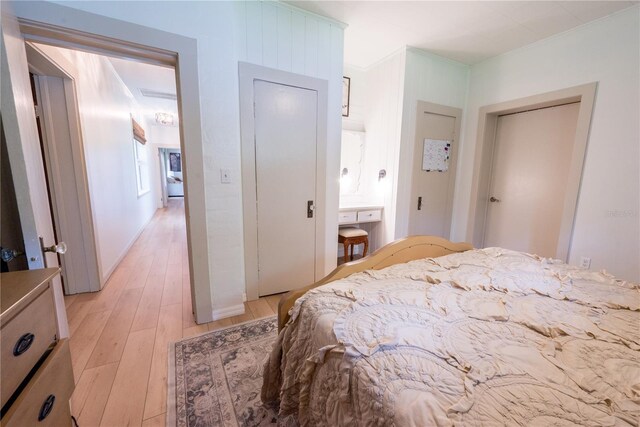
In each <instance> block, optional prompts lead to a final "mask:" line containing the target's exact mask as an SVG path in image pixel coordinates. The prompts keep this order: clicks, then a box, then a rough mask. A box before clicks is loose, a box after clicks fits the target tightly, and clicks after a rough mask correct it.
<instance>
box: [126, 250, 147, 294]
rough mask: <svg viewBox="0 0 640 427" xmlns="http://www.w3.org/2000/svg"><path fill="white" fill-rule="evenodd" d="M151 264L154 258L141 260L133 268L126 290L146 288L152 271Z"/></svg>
mask: <svg viewBox="0 0 640 427" xmlns="http://www.w3.org/2000/svg"><path fill="white" fill-rule="evenodd" d="M151 264H153V258H152V257H143V258H141V259H139V260H138V262H137V263H136V265H135V266H134V267H133V271H132V273H131V276H130V277H129V281H128V282H127V286H126V288H127V289H134V288H144V285H145V283H146V282H147V276H148V275H149V272H150V271H151Z"/></svg>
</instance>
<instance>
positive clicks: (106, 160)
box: [40, 45, 156, 284]
mask: <svg viewBox="0 0 640 427" xmlns="http://www.w3.org/2000/svg"><path fill="white" fill-rule="evenodd" d="M40 47H41V48H42V49H43V50H44V51H45V52H48V51H51V50H55V51H58V52H60V53H62V55H64V56H65V57H66V58H67V59H68V60H69V62H71V63H72V64H73V65H74V66H75V68H76V71H77V75H76V77H77V79H76V89H77V93H78V107H79V111H80V125H81V128H82V138H83V144H84V152H85V158H86V164H87V177H88V182H89V195H90V197H91V209H92V213H93V218H94V227H95V233H96V241H97V247H98V262H99V266H100V274H101V281H102V283H103V284H104V282H105V281H106V279H107V278H108V276H109V275H110V274H111V272H112V271H113V269H114V268H115V267H116V266H117V264H118V263H119V262H120V260H121V258H122V257H123V256H124V255H125V254H126V252H127V250H128V249H129V247H130V245H131V244H132V243H133V242H134V241H135V239H136V238H137V236H138V234H139V233H140V232H141V231H142V229H143V228H144V227H145V225H147V223H148V222H149V220H150V219H151V217H152V216H153V214H154V212H155V210H156V202H155V194H154V191H153V188H154V186H153V179H154V176H153V175H152V173H153V170H154V168H153V163H152V162H154V161H155V157H154V153H153V150H151V149H150V148H149V144H147V145H146V146H145V148H146V151H147V158H148V162H149V168H148V172H149V175H148V179H149V184H150V185H149V187H150V191H149V192H147V193H146V194H143V195H142V196H140V197H139V196H138V186H137V179H136V163H135V159H134V145H133V131H132V125H131V115H133V117H134V118H135V119H136V120H137V121H139V123H141V125H143V126H144V124H145V122H144V121H143V119H142V116H141V114H140V113H139V107H138V105H137V103H136V102H135V100H134V98H133V96H132V95H131V93H130V92H129V89H127V87H126V86H125V85H124V83H122V80H120V78H119V76H118V75H117V74H116V72H115V70H114V69H113V66H112V65H111V63H110V62H109V61H108V60H107V59H106V58H105V57H102V56H98V55H92V54H89V53H85V52H79V51H72V50H67V49H58V48H55V47H50V46H44V45H41V46H40ZM52 56H53V55H52ZM146 127H147V128H148V126H146Z"/></svg>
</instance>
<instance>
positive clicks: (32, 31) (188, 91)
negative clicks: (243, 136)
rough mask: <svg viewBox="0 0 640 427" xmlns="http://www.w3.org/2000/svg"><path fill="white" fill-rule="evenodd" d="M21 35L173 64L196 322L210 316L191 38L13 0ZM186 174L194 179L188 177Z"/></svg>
mask: <svg viewBox="0 0 640 427" xmlns="http://www.w3.org/2000/svg"><path fill="white" fill-rule="evenodd" d="M13 11H14V13H15V14H16V16H17V19H18V22H19V24H20V31H21V33H22V36H23V37H24V39H25V41H33V42H39V43H44V44H50V45H54V46H59V47H64V48H72V49H78V50H82V51H87V52H91V53H98V54H108V55H111V56H116V57H121V58H126V59H135V60H138V61H142V62H146V63H150V64H155V65H165V66H166V65H168V66H172V67H175V71H176V88H177V102H178V111H179V114H180V124H179V126H180V146H181V150H182V153H183V154H184V157H183V162H184V184H185V219H186V226H187V227H186V228H187V251H188V255H189V256H188V258H189V273H190V281H191V299H192V303H193V309H194V314H195V320H196V322H197V323H206V322H210V321H211V320H213V300H212V289H211V272H210V271H209V240H208V224H207V218H206V206H205V182H204V178H203V177H204V175H205V174H204V153H203V146H202V124H201V117H200V91H199V78H198V46H197V41H196V40H195V39H192V38H189V37H185V36H181V35H178V34H173V33H169V32H166V31H161V30H156V29H153V28H149V27H145V26H142V25H138V24H133V23H129V22H125V21H120V20H117V19H113V18H108V17H105V16H101V15H96V14H92V13H87V12H83V11H80V10H77V9H72V8H68V7H64V6H60V5H56V4H52V3H48V2H43V3H41V4H38V7H33V6H30V5H28V4H26V3H21V2H16V3H14V4H13ZM189 176H191V177H193V179H189Z"/></svg>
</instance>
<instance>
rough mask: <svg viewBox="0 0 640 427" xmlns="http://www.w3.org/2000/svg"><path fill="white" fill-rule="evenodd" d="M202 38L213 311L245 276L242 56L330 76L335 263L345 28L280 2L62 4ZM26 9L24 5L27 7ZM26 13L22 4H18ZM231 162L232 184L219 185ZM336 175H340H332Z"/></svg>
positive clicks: (332, 254) (233, 302) (329, 238)
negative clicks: (242, 179)
mask: <svg viewBox="0 0 640 427" xmlns="http://www.w3.org/2000/svg"><path fill="white" fill-rule="evenodd" d="M59 3H61V4H63V5H65V6H68V7H72V8H76V9H80V10H84V11H87V12H92V13H97V14H100V15H104V16H107V17H111V18H115V19H120V20H123V21H128V22H133V23H136V24H140V25H144V26H147V27H151V28H155V29H159V30H163V31H168V32H171V33H174V34H179V35H182V36H186V37H191V38H194V39H196V40H197V42H198V71H199V85H200V103H201V115H202V136H203V141H202V144H203V151H204V165H205V176H204V179H205V187H206V194H205V205H206V208H207V213H206V215H207V225H208V233H209V235H208V238H209V243H210V244H209V248H210V251H209V254H208V256H209V268H210V272H211V278H212V283H211V287H212V299H213V301H212V302H213V307H214V310H215V311H217V310H221V309H224V308H227V307H236V306H239V305H240V306H241V304H242V294H243V292H244V290H245V281H244V248H243V239H242V232H243V230H242V198H241V188H242V185H241V182H240V124H239V106H238V61H239V60H240V61H247V62H252V63H256V64H261V65H264V66H267V67H272V68H278V69H281V70H285V71H291V72H294V73H299V74H304V75H308V76H313V77H318V78H322V79H327V80H328V81H329V110H330V111H328V117H329V123H328V138H327V171H326V173H327V177H328V182H327V190H326V192H327V194H326V200H327V206H324V207H320V208H321V209H322V208H323V209H325V211H326V218H327V224H326V230H327V231H326V242H327V244H326V249H325V253H324V254H320V256H323V255H324V259H325V260H326V261H327V264H326V270H327V271H329V270H331V269H332V268H333V266H335V260H336V256H337V255H336V253H337V252H336V245H335V242H334V240H335V236H336V232H337V214H336V212H337V209H338V193H339V187H338V169H339V166H340V158H339V157H340V127H341V123H340V110H341V88H342V62H343V59H342V48H343V29H342V28H341V26H339V25H336V24H333V23H331V22H330V21H329V20H325V19H322V18H320V17H317V16H315V15H312V14H308V13H303V12H300V11H298V10H295V9H292V8H290V7H288V6H286V5H284V4H280V3H262V2H248V3H244V2H189V3H188V6H187V5H186V4H185V3H181V2H128V3H127V4H126V7H120V6H118V5H116V4H115V3H113V2H91V1H83V2H59ZM25 7H26V6H25ZM16 11H17V12H18V14H20V4H17V5H16ZM220 168H228V169H230V170H231V172H232V177H233V178H234V181H233V183H231V184H221V183H220ZM330 177H335V179H331V178H330Z"/></svg>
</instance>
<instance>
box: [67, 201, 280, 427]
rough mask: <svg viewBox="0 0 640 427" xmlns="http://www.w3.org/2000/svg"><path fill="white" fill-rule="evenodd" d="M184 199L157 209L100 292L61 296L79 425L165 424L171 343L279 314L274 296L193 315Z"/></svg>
mask: <svg viewBox="0 0 640 427" xmlns="http://www.w3.org/2000/svg"><path fill="white" fill-rule="evenodd" d="M184 218H185V217H184V201H183V199H169V207H168V208H166V209H160V210H158V211H157V212H156V214H155V216H154V217H153V219H152V220H151V222H150V223H149V224H148V225H147V226H146V228H145V229H144V230H143V232H142V233H141V234H140V236H139V237H138V239H137V240H136V241H135V243H134V244H133V245H132V247H131V249H130V250H129V251H128V253H127V254H126V255H125V257H124V258H123V260H122V261H121V263H120V264H119V266H118V267H117V269H116V270H115V271H114V272H113V274H112V275H111V277H110V278H109V281H108V282H107V283H106V285H105V286H104V288H103V290H102V291H100V292H96V293H90V294H78V295H71V296H67V297H65V305H66V307H67V316H68V319H69V329H70V334H71V338H70V340H69V344H70V347H71V358H72V363H73V373H74V377H75V381H76V389H75V392H74V394H73V396H72V398H71V409H72V411H71V413H72V414H73V415H74V416H75V417H76V418H77V419H78V424H79V425H80V427H92V426H100V425H102V426H140V425H143V426H164V425H165V414H166V410H167V402H166V398H167V363H168V361H167V354H168V344H169V343H170V342H173V341H177V340H179V339H181V338H184V337H189V336H193V335H197V334H200V333H203V332H207V331H211V330H215V329H219V328H223V327H226V326H231V325H233V324H237V323H241V322H245V321H247V320H252V319H254V318H259V317H265V316H271V315H274V314H275V313H276V310H277V305H278V300H279V298H280V296H279V295H276V296H271V297H266V298H261V299H260V300H257V301H251V302H249V303H245V310H246V311H245V314H243V315H240V316H234V317H231V318H228V319H222V320H219V321H215V322H211V323H208V324H205V325H197V324H196V323H195V322H194V320H193V315H192V313H191V294H190V289H189V264H188V257H187V241H186V231H185V219H184Z"/></svg>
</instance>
